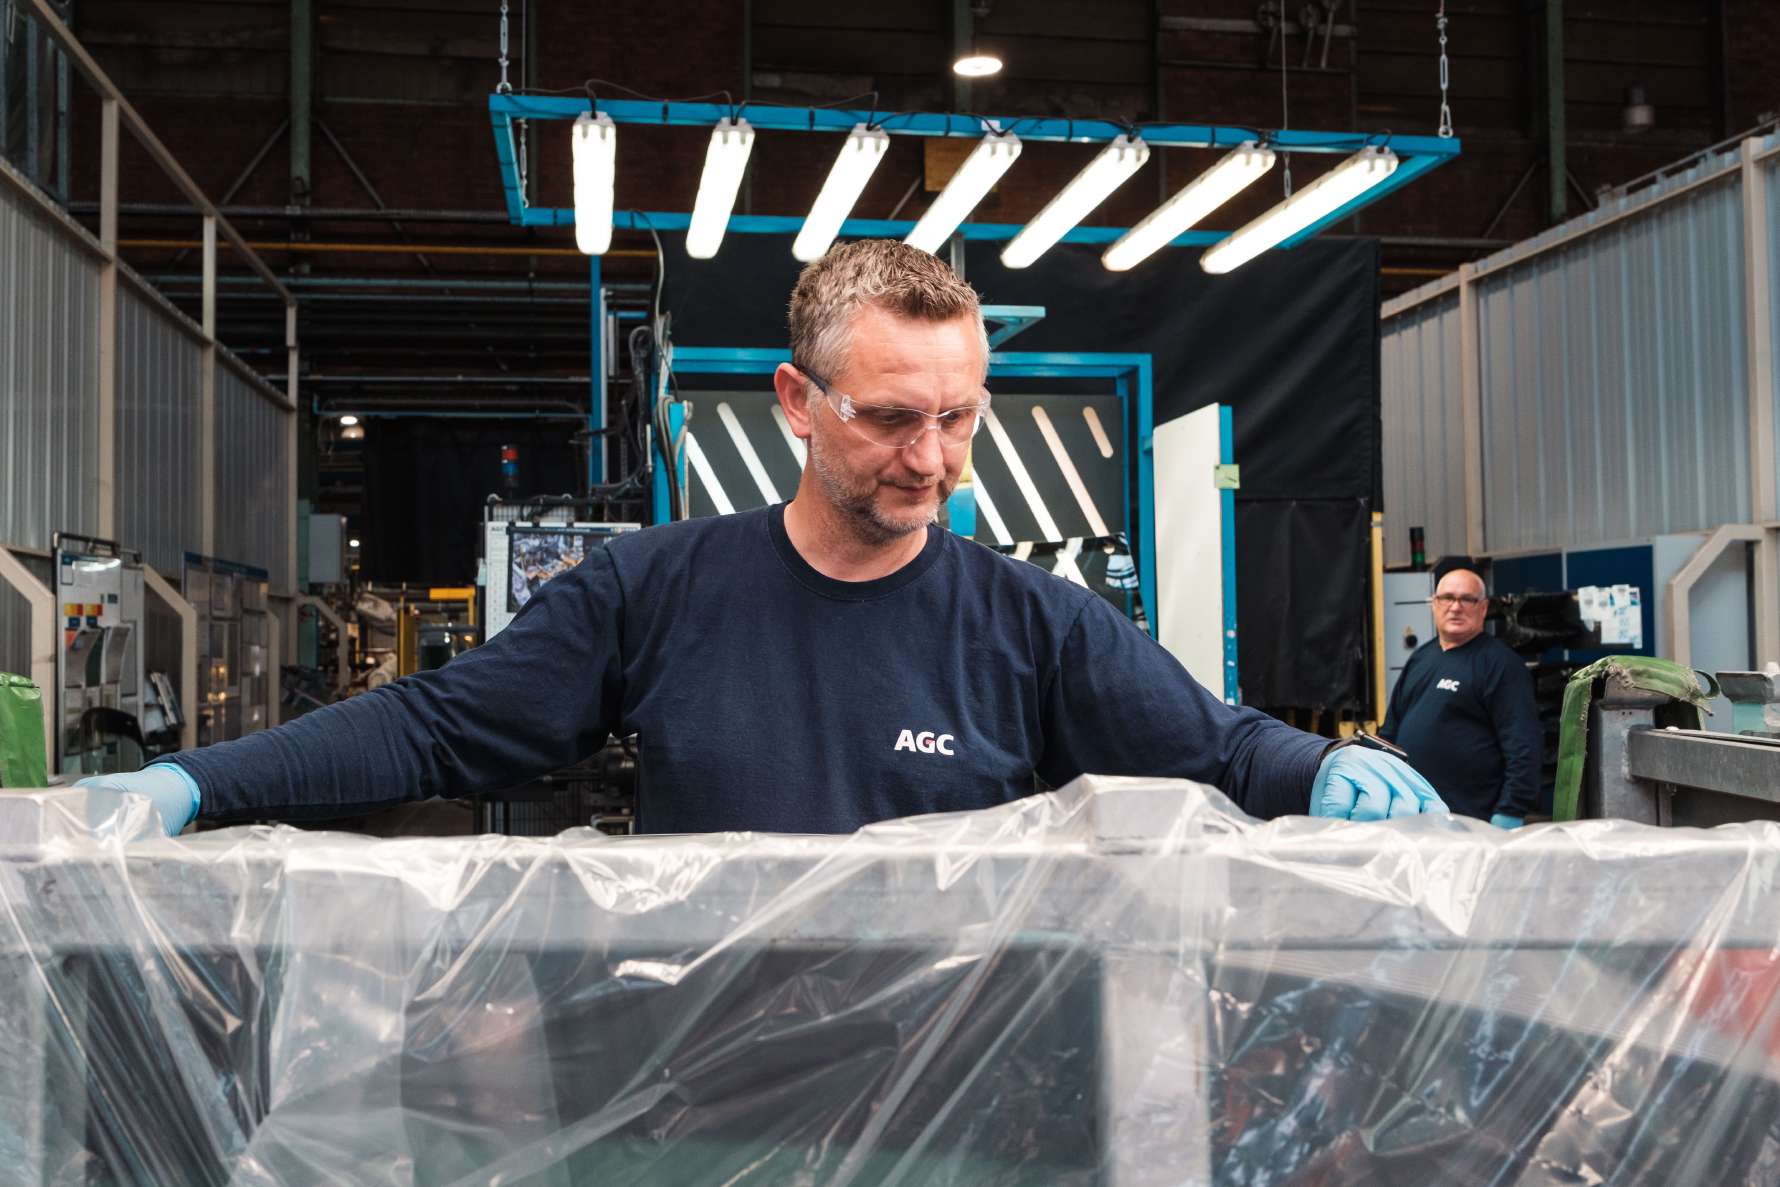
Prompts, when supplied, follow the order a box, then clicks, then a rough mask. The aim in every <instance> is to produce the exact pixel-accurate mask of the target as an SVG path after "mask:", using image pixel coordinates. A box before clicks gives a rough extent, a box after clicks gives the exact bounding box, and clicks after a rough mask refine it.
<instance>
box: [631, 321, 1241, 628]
mask: <svg viewBox="0 0 1780 1187" xmlns="http://www.w3.org/2000/svg"><path fill="white" fill-rule="evenodd" d="M1037 312H1040V313H1042V311H1037ZM790 361H791V352H790V351H788V350H776V349H774V350H768V349H753V348H744V347H724V346H675V347H674V355H673V369H674V370H675V371H680V372H684V373H686V374H689V375H771V374H772V373H773V371H775V370H776V369H777V368H778V366H779V364H780V363H788V362H790ZM989 374H990V376H991V377H994V376H998V375H999V376H1003V377H1005V378H1010V379H1110V380H1111V381H1112V383H1113V391H1114V392H1115V393H1116V394H1117V395H1118V396H1119V399H1120V403H1121V405H1122V406H1123V408H1124V424H1123V426H1122V428H1123V431H1124V434H1125V436H1124V440H1125V441H1127V442H1131V441H1132V432H1131V430H1132V427H1133V426H1132V417H1133V416H1134V415H1135V416H1136V418H1137V419H1136V429H1137V435H1136V440H1135V446H1136V457H1137V466H1136V470H1137V503H1136V509H1135V510H1136V516H1137V522H1136V524H1135V525H1133V526H1134V527H1135V529H1136V530H1135V531H1133V532H1132V533H1131V540H1132V546H1133V550H1134V551H1135V553H1136V559H1137V580H1138V590H1139V592H1140V593H1141V594H1142V596H1143V604H1144V607H1145V609H1146V611H1147V612H1148V618H1149V620H1150V634H1151V635H1152V636H1153V635H1154V634H1155V633H1156V623H1155V607H1156V566H1155V561H1156V524H1155V514H1154V508H1155V502H1156V479H1155V470H1154V458H1153V454H1152V451H1151V447H1150V445H1151V443H1150V432H1151V425H1152V422H1153V406H1152V392H1151V387H1150V374H1151V373H1150V356H1149V355H1147V354H1097V353H1093V352H1078V351H998V352H995V353H992V354H990V356H989ZM1133 396H1135V397H1136V406H1135V408H1133V403H1132V397H1133ZM681 415H682V413H681V409H680V405H679V404H677V403H676V404H670V405H669V406H668V425H669V427H670V428H671V429H672V431H674V432H676V433H678V432H679V431H680V424H681V419H680V418H681ZM1228 423H1229V409H1225V410H1224V424H1225V425H1226V426H1227V425H1228ZM1227 433H1228V430H1227V428H1226V430H1225V434H1226V440H1225V443H1224V450H1225V452H1226V454H1227V453H1228V451H1229V447H1228V440H1227ZM682 465H684V462H682ZM683 478H684V473H683V472H682V471H676V472H675V474H674V476H673V480H674V481H676V482H678V481H681V480H682V479H683ZM668 481H669V477H668V467H667V462H666V459H665V457H664V456H663V455H662V454H661V451H660V446H659V443H658V444H657V456H656V467H655V486H654V491H653V494H654V514H655V522H656V523H665V522H667V519H668ZM1224 494H1225V500H1226V501H1225V514H1224V528H1225V535H1224V540H1225V565H1224V588H1225V594H1226V597H1225V603H1224V620H1225V628H1226V632H1227V633H1226V636H1225V640H1226V644H1225V645H1226V649H1227V651H1229V652H1231V653H1233V652H1234V649H1235V645H1236V642H1235V638H1234V634H1233V632H1234V630H1235V626H1236V605H1235V598H1234V589H1235V581H1236V578H1235V573H1234V561H1235V556H1234V554H1233V551H1232V544H1231V540H1232V539H1233V537H1232V535H1231V515H1232V508H1233V507H1234V504H1233V503H1231V502H1230V501H1229V494H1230V492H1228V491H1226V492H1224ZM1125 505H1126V506H1127V507H1130V506H1131V468H1130V467H1127V468H1126V470H1125Z"/></svg>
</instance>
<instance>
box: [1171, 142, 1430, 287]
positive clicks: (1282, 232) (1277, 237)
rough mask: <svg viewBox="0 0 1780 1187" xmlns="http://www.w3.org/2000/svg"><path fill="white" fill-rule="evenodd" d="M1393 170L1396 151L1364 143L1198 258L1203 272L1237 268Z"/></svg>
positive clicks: (1336, 208)
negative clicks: (1351, 153)
mask: <svg viewBox="0 0 1780 1187" xmlns="http://www.w3.org/2000/svg"><path fill="white" fill-rule="evenodd" d="M1396 171H1397V154H1396V153H1394V152H1392V151H1391V150H1390V149H1388V148H1379V147H1377V146H1375V145H1368V146H1367V147H1365V148H1363V149H1361V150H1360V151H1359V152H1357V153H1355V154H1354V155H1353V156H1351V157H1349V158H1347V160H1345V161H1343V162H1341V164H1339V165H1337V166H1335V167H1334V168H1333V169H1331V170H1329V171H1328V172H1327V173H1325V174H1323V175H1322V176H1321V177H1319V178H1317V179H1316V180H1315V181H1313V182H1311V183H1310V184H1309V185H1307V186H1305V187H1304V188H1303V189H1301V190H1299V191H1298V192H1297V193H1295V194H1293V195H1292V196H1291V197H1290V198H1287V199H1286V200H1285V201H1284V202H1281V203H1280V204H1279V205H1278V206H1275V207H1274V208H1273V209H1272V210H1269V211H1268V212H1267V213H1265V214H1263V215H1261V216H1260V217H1259V218H1257V219H1255V220H1254V221H1253V222H1251V223H1249V224H1248V225H1247V226H1245V227H1243V228H1242V229H1241V230H1239V231H1237V232H1235V233H1234V234H1232V235H1231V236H1230V237H1229V238H1228V239H1224V240H1221V241H1220V242H1218V243H1216V244H1214V245H1213V246H1212V247H1210V248H1209V249H1207V251H1206V253H1205V254H1204V255H1202V256H1200V257H1199V266H1200V267H1201V268H1204V269H1205V270H1206V271H1207V272H1213V273H1218V272H1228V271H1230V270H1231V269H1233V268H1240V267H1241V266H1242V265H1244V264H1246V263H1248V262H1249V261H1250V260H1252V259H1254V258H1255V257H1256V256H1258V255H1260V254H1261V253H1262V252H1264V251H1266V250H1267V249H1268V248H1270V247H1273V246H1274V245H1275V244H1279V243H1283V242H1285V241H1286V240H1287V239H1290V238H1291V237H1292V236H1293V235H1296V234H1297V233H1298V232H1299V231H1302V230H1303V229H1304V228H1306V227H1308V226H1311V225H1312V224H1314V223H1317V222H1320V221H1321V220H1322V219H1324V218H1326V217H1328V216H1329V215H1331V214H1333V213H1335V211H1337V210H1340V209H1341V208H1342V207H1343V206H1346V205H1347V204H1348V203H1349V202H1351V201H1353V200H1354V199H1355V198H1358V197H1359V196H1360V195H1361V194H1363V193H1365V192H1366V191H1367V190H1369V189H1371V188H1372V187H1373V186H1375V185H1377V184H1378V183H1379V182H1381V181H1383V180H1384V179H1385V178H1387V177H1389V176H1390V175H1391V174H1393V173H1395V172H1396Z"/></svg>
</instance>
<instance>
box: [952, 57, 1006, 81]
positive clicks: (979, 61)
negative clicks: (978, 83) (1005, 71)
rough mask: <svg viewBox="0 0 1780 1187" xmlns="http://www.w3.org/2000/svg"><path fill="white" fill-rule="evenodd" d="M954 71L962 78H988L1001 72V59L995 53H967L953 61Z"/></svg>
mask: <svg viewBox="0 0 1780 1187" xmlns="http://www.w3.org/2000/svg"><path fill="white" fill-rule="evenodd" d="M952 73H953V74H956V75H958V76H960V77H962V78H987V77H989V75H991V74H1000V73H1001V59H1000V58H998V57H996V56H995V55H994V54H965V55H964V56H963V57H962V58H959V59H958V60H957V61H956V62H953V63H952Z"/></svg>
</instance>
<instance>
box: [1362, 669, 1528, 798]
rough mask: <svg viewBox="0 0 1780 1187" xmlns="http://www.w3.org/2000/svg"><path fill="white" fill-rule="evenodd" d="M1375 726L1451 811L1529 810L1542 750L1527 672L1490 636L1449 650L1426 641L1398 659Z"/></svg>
mask: <svg viewBox="0 0 1780 1187" xmlns="http://www.w3.org/2000/svg"><path fill="white" fill-rule="evenodd" d="M1379 733H1380V734H1382V735H1383V736H1384V737H1386V738H1387V739H1389V740H1390V741H1392V742H1395V743H1396V744H1397V745H1399V746H1401V747H1402V748H1403V749H1404V750H1405V751H1407V752H1408V753H1409V762H1410V765H1411V766H1413V767H1414V768H1415V769H1416V770H1418V771H1420V772H1421V773H1422V775H1423V776H1424V777H1425V778H1426V779H1427V780H1428V782H1429V783H1432V784H1433V785H1434V790H1435V791H1438V792H1439V793H1440V798H1441V799H1443V800H1445V801H1446V803H1447V806H1448V807H1450V808H1451V809H1452V810H1453V811H1454V812H1457V813H1459V814H1460V815H1463V816H1474V817H1476V818H1477V819H1479V820H1488V819H1489V818H1490V817H1491V816H1493V815H1495V814H1496V813H1502V814H1504V815H1508V816H1522V817H1524V816H1525V815H1526V814H1527V813H1528V812H1530V811H1532V810H1533V804H1534V803H1535V802H1536V800H1537V797H1538V794H1539V764H1540V762H1541V760H1542V759H1543V757H1544V749H1545V734H1544V731H1543V729H1542V727H1541V726H1540V724H1539V706H1538V703H1537V701H1536V700H1535V699H1534V696H1533V678H1532V676H1531V675H1530V674H1528V672H1527V666H1526V664H1525V663H1524V662H1523V661H1522V660H1521V658H1520V656H1518V655H1516V654H1515V653H1514V650H1513V648H1511V647H1509V646H1508V645H1507V644H1506V643H1504V642H1502V641H1501V640H1500V639H1498V638H1496V637H1495V636H1494V635H1478V636H1477V637H1476V638H1475V639H1472V640H1471V641H1470V642H1468V643H1464V644H1462V645H1461V646H1458V647H1454V648H1453V649H1452V650H1451V651H1442V650H1441V649H1440V640H1438V639H1434V640H1432V641H1430V642H1428V643H1424V644H1423V645H1422V646H1421V647H1420V648H1419V649H1417V651H1416V652H1415V654H1414V655H1411V656H1410V657H1409V662H1408V663H1406V664H1404V665H1403V674H1402V675H1401V676H1399V677H1398V678H1397V687H1396V690H1395V691H1394V692H1392V694H1391V705H1390V712H1389V713H1388V714H1386V716H1385V722H1384V725H1383V726H1381V727H1380V728H1379Z"/></svg>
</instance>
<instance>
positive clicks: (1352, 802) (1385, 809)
mask: <svg viewBox="0 0 1780 1187" xmlns="http://www.w3.org/2000/svg"><path fill="white" fill-rule="evenodd" d="M1447 811H1448V809H1447V807H1446V804H1445V802H1444V801H1442V800H1441V798H1440V795H1439V793H1438V792H1436V791H1435V790H1434V788H1433V785H1432V784H1430V783H1429V782H1428V781H1427V780H1426V779H1424V778H1422V777H1421V775H1420V773H1419V772H1417V771H1416V769H1415V768H1414V767H1412V766H1410V765H1409V764H1408V763H1406V762H1404V761H1403V760H1402V759H1400V758H1398V757H1396V756H1395V755H1392V754H1385V753H1384V752H1382V751H1379V750H1368V749H1365V748H1363V747H1359V746H1344V747H1342V748H1341V749H1339V750H1336V751H1333V752H1332V753H1330V754H1329V755H1328V756H1326V757H1325V758H1324V759H1323V763H1322V766H1320V767H1318V768H1317V772H1316V781H1315V782H1314V783H1312V784H1311V785H1310V814H1311V815H1312V816H1327V817H1333V818H1335V819H1338V820H1385V819H1388V818H1390V817H1394V816H1417V815H1421V814H1423V813H1428V812H1441V813H1444V812H1447Z"/></svg>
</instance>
